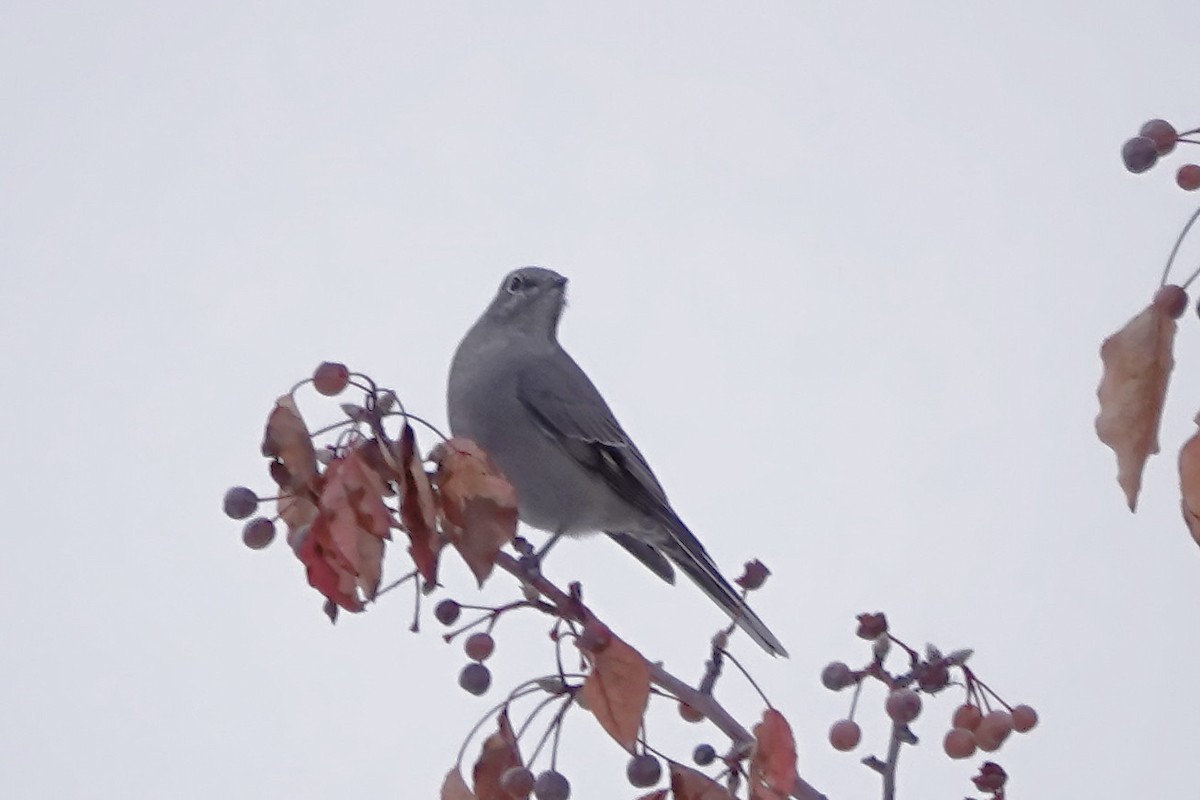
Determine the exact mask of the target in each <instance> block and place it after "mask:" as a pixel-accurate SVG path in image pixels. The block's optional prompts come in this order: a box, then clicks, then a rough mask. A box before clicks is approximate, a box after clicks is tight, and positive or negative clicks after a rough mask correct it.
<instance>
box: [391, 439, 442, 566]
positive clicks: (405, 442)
mask: <svg viewBox="0 0 1200 800" xmlns="http://www.w3.org/2000/svg"><path fill="white" fill-rule="evenodd" d="M399 445H400V469H401V471H402V472H401V478H402V482H401V490H400V521H401V522H403V523H404V532H405V533H407V534H408V540H409V543H410V544H409V547H408V554H409V555H410V556H412V560H413V563H414V564H416V565H417V569H418V570H419V571H420V573H421V577H422V578H424V579H425V582H426V583H427V584H430V585H432V584H435V583H437V562H438V550H439V548H438V541H437V531H436V528H435V526H436V525H437V501H436V500H435V499H434V496H433V487H432V486H431V485H430V483H429V476H428V475H426V474H425V467H424V465H423V464H422V463H421V457H420V456H419V455H418V454H417V445H416V436H415V435H414V434H413V429H412V426H411V425H408V424H407V423H406V424H405V426H404V430H403V431H401V432H400V442H399Z"/></svg>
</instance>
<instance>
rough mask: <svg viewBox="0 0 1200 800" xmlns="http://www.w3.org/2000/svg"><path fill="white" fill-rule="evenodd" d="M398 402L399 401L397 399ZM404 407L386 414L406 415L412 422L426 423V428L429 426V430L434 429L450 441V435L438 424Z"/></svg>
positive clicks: (390, 415) (405, 417) (443, 438)
mask: <svg viewBox="0 0 1200 800" xmlns="http://www.w3.org/2000/svg"><path fill="white" fill-rule="evenodd" d="M397 402H399V401H397ZM403 408H404V407H403V406H401V409H402V410H401V411H391V412H388V413H387V414H386V416H389V417H392V416H400V417H404V419H406V420H408V421H410V422H419V423H421V424H422V425H424V426H425V427H426V428H429V430H431V431H433V432H434V433H435V434H437V435H438V436H439V437H441V439H442V441H443V442H448V441H450V437H449V436H447V435H446V434H444V433H442V431H441V430H440V429H439V428H438V427H437V426H436V425H434V424H433V423H432V422H429V421H428V420H426V419H425V418H424V417H418V416H417V415H416V414H410V413H408V412H407V411H404V410H403Z"/></svg>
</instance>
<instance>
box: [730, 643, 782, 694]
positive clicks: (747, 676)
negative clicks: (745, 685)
mask: <svg viewBox="0 0 1200 800" xmlns="http://www.w3.org/2000/svg"><path fill="white" fill-rule="evenodd" d="M719 652H720V653H721V655H723V656H724V657H725V658H728V659H729V660H730V661H732V662H733V665H734V666H735V667H737V668H738V670H739V671H740V672H741V673H742V676H743V677H745V679H746V680H747V681H749V682H750V685H751V686H753V687H754V691H756V692H758V696H759V697H761V698H762V700H763V702H764V703H766V704H767V708H775V706H773V705H771V701H770V700H768V699H767V695H766V693H765V692H763V690H762V688H761V687H760V686H759V685H758V682H757V681H755V680H754V678H752V677H750V673H749V672H747V671H746V668H745V667H743V666H742V664H741V662H740V661H738V660H737V659H736V658H734V657H733V655H732V654H731V653H730V652H729V651H728V650H721V651H719Z"/></svg>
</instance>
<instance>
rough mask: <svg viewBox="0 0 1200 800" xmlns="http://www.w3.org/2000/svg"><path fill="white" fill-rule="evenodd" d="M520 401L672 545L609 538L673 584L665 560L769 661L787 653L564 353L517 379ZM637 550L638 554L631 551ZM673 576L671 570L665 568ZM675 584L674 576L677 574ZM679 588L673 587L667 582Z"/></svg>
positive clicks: (662, 541)
mask: <svg viewBox="0 0 1200 800" xmlns="http://www.w3.org/2000/svg"><path fill="white" fill-rule="evenodd" d="M517 397H518V398H519V399H520V401H521V404H522V405H523V406H524V407H525V409H526V410H527V411H528V412H529V414H530V415H531V416H532V417H533V419H534V421H535V422H536V423H537V425H538V427H539V428H541V430H542V431H543V432H544V433H545V434H546V435H547V436H549V437H551V438H552V439H553V440H554V441H555V442H557V443H558V445H559V446H560V447H562V448H563V450H564V451H565V452H566V453H567V454H568V455H570V456H571V457H572V458H573V459H574V460H575V461H576V463H578V464H579V465H580V466H582V467H583V468H584V469H586V470H588V471H590V472H592V473H593V474H595V475H596V476H598V477H599V478H600V479H601V480H603V481H604V482H605V483H606V484H607V485H608V486H609V488H611V489H612V490H613V491H614V492H615V493H616V494H617V495H618V496H619V497H621V498H622V499H624V500H625V501H626V502H627V503H629V504H630V505H632V506H633V507H634V508H636V509H638V510H639V511H641V512H642V513H644V514H645V515H646V516H647V517H649V518H650V519H653V520H655V521H656V522H658V523H659V525H658V527H659V529H660V530H661V531H662V532H663V533H666V534H667V536H668V537H669V538H664V539H660V540H657V541H654V542H653V543H651V542H648V541H646V540H645V539H641V538H635V537H633V536H630V535H629V534H623V533H618V534H616V535H614V534H613V533H612V532H610V533H609V535H610V536H612V537H613V538H614V539H615V540H616V541H617V543H618V544H620V545H621V546H622V547H624V548H625V549H626V550H628V551H629V552H630V553H632V554H633V555H634V556H635V557H636V558H637V559H638V560H639V561H641V562H642V563H643V564H645V565H646V566H647V567H649V568H650V569H651V570H652V571H653V572H654V573H655V574H657V575H659V576H660V577H662V578H663V579H664V580H668V578H667V574H664V573H665V570H664V569H663V566H664V563H665V561H666V559H664V558H663V556H664V555H665V556H666V557H667V558H668V559H670V560H671V561H674V562H675V563H676V564H678V565H679V567H680V568H681V569H682V570H683V571H684V572H685V573H686V574H687V576H688V577H689V578H691V579H692V580H693V581H695V582H696V585H697V586H699V587H700V589H701V590H702V591H703V592H704V593H705V594H706V595H708V596H709V598H711V599H712V600H713V601H714V602H715V603H717V605H719V606H721V608H723V609H724V610H725V611H726V613H728V614H729V615H730V617H731V618H733V620H734V621H735V622H736V623H737V624H738V625H739V626H740V627H741V628H742V629H744V630H745V631H746V632H747V633H749V634H750V636H751V638H753V639H754V640H755V641H756V642H758V643H759V644H760V645H761V646H762V647H763V649H765V650H766V651H767V652H768V653H772V654H779V655H785V656H786V655H787V651H786V650H785V649H784V648H783V645H782V644H780V642H779V640H778V639H776V638H775V636H774V634H772V633H771V631H770V630H769V629H768V628H767V626H766V624H765V623H763V621H762V620H761V619H759V617H758V615H757V614H755V613H754V611H753V610H751V609H750V607H749V606H748V605H747V604H746V601H745V600H744V599H743V598H742V597H741V595H739V594H738V592H737V591H736V590H735V589H734V588H733V587H732V586H730V585H729V582H728V581H726V580H725V578H724V577H723V576H722V575H721V573H720V570H718V569H717V566H716V564H715V563H714V562H713V560H712V556H710V555H709V554H708V551H707V550H705V549H704V545H702V544H701V543H700V540H699V539H697V538H696V536H695V535H694V534H693V533H692V532H691V531H690V530H688V527H687V526H686V525H684V523H683V521H682V520H681V519H679V517H678V516H677V515H676V514H675V511H674V509H672V508H671V505H670V503H668V502H667V496H666V493H665V492H664V491H663V488H662V486H661V485H660V484H659V482H658V479H657V478H655V477H654V473H653V472H652V471H651V470H650V465H649V464H647V463H646V459H645V458H644V457H643V456H642V454H641V452H640V451H639V450H638V449H637V447H636V446H635V445H634V443H633V441H632V440H631V439H630V438H629V436H628V434H626V433H625V431H624V430H623V429H622V428H621V425H620V424H619V423H618V422H617V419H616V417H614V416H613V413H612V411H611V410H610V409H609V407H608V404H607V403H605V402H604V398H603V397H601V396H600V392H599V391H598V390H597V389H596V387H595V385H594V384H593V383H592V382H591V380H590V379H589V378H588V376H587V375H586V374H585V373H584V371H583V370H582V369H580V367H579V365H578V364H576V363H575V361H574V359H572V358H571V357H570V355H568V354H567V353H566V352H565V351H561V350H560V351H559V352H558V353H557V354H556V357H554V358H548V359H542V360H540V361H539V362H538V363H537V364H535V365H530V366H528V367H526V368H525V369H523V370H522V371H521V372H520V373H519V374H518V375H517ZM631 543H635V544H634V546H630V545H631ZM665 565H666V568H667V569H669V568H670V565H669V564H665ZM669 574H670V575H671V577H672V578H673V577H674V571H673V570H671V571H670V573H669ZM668 582H670V583H673V582H674V581H673V580H668Z"/></svg>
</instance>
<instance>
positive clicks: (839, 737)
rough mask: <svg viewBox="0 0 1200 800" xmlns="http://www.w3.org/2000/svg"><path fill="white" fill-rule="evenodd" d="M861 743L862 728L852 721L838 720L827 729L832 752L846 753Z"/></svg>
mask: <svg viewBox="0 0 1200 800" xmlns="http://www.w3.org/2000/svg"><path fill="white" fill-rule="evenodd" d="M860 741H862V728H860V727H858V723H857V722H855V721H854V720H852V719H839V720H838V721H837V722H835V723H833V727H831V728H830V729H829V743H830V744H831V745H833V749H834V750H840V751H841V752H843V753H844V752H846V751H847V750H853V749H854V748H856V747H858V743H859V742H860Z"/></svg>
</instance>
